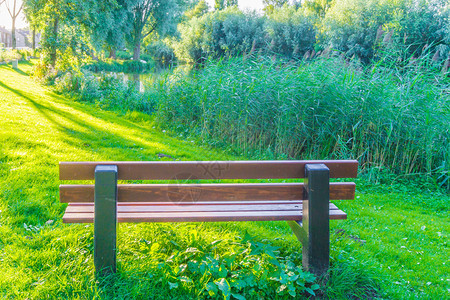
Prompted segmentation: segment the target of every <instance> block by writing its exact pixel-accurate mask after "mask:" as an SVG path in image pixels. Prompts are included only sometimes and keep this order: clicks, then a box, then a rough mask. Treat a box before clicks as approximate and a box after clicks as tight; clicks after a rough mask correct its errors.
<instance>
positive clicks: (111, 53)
mask: <svg viewBox="0 0 450 300" xmlns="http://www.w3.org/2000/svg"><path fill="white" fill-rule="evenodd" d="M116 52H117V49H116V48H114V47H111V48H109V58H113V59H116Z"/></svg>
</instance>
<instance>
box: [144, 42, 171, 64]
mask: <svg viewBox="0 0 450 300" xmlns="http://www.w3.org/2000/svg"><path fill="white" fill-rule="evenodd" d="M145 51H146V52H147V53H148V54H149V55H151V57H152V58H153V60H154V61H156V62H158V63H160V64H162V65H170V64H173V63H174V62H175V59H176V58H175V52H174V51H173V49H172V48H171V47H169V46H168V45H167V44H166V43H164V42H163V41H157V42H153V43H150V44H149V45H148V46H147V48H146V49H145Z"/></svg>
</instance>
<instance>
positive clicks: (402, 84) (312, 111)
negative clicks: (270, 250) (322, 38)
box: [156, 59, 450, 187]
mask: <svg viewBox="0 0 450 300" xmlns="http://www.w3.org/2000/svg"><path fill="white" fill-rule="evenodd" d="M353 63H356V62H355V61H353V62H352V64H353ZM419 70H420V71H419ZM418 71H419V72H418ZM433 72H434V71H432V72H430V73H429V72H428V71H427V70H426V68H419V67H418V68H415V67H410V68H408V69H405V70H403V71H402V72H399V71H398V70H393V69H390V68H385V67H384V66H382V65H379V66H377V65H373V66H370V67H369V68H368V69H366V70H363V69H362V68H361V66H360V65H358V64H357V63H356V64H355V65H346V62H345V61H341V60H340V59H319V60H317V61H314V62H313V63H311V64H302V65H299V66H297V65H294V64H286V63H282V62H272V61H268V60H263V61H260V62H259V61H242V60H240V59H235V60H230V61H219V62H210V63H209V64H208V65H207V67H205V68H204V69H203V70H200V71H199V72H198V73H197V74H196V75H195V76H194V77H193V78H184V77H182V78H180V79H179V80H178V81H175V82H174V81H173V78H168V79H167V81H166V82H165V83H163V84H161V83H160V84H159V85H158V86H156V88H157V89H158V92H159V93H160V95H161V96H160V97H158V98H157V99H156V100H157V101H158V110H157V113H156V115H157V119H158V121H159V122H160V124H161V125H163V126H167V127H170V128H173V129H174V130H176V129H178V128H179V130H182V131H186V132H192V133H195V134H197V135H200V136H201V137H202V138H203V139H204V140H206V141H208V142H209V143H211V144H213V145H216V146H222V147H227V148H228V147H233V149H234V150H235V151H237V153H239V154H243V155H251V156H252V157H261V158H267V159H273V158H275V159H279V158H286V157H289V158H295V159H313V158H315V159H318V158H322V159H326V158H341V159H358V160H359V161H360V162H361V168H362V169H366V168H369V167H381V166H382V167H385V168H388V169H389V170H390V171H391V172H394V173H396V174H416V173H428V174H433V173H434V172H436V170H437V168H438V167H439V166H442V164H443V163H444V162H446V161H449V159H450V157H449V155H450V153H449V149H448V147H447V145H448V144H449V141H450V128H449V124H448V122H447V120H448V117H449V116H448V98H447V96H446V95H445V92H444V91H445V90H446V89H448V87H449V82H448V79H447V78H446V77H445V76H441V75H439V73H437V74H436V73H433ZM447 168H448V166H447ZM447 171H448V169H447ZM443 179H445V176H444V177H443ZM447 187H448V183H447Z"/></svg>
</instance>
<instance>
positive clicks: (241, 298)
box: [231, 294, 246, 300]
mask: <svg viewBox="0 0 450 300" xmlns="http://www.w3.org/2000/svg"><path fill="white" fill-rule="evenodd" d="M231 296H233V297H234V298H236V299H238V300H246V299H245V297H244V296H242V295H239V294H231Z"/></svg>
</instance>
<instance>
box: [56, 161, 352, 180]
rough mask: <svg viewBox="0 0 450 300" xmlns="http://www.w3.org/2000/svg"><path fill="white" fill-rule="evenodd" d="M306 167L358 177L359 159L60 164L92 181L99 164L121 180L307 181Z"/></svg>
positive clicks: (64, 173)
mask: <svg viewBox="0 0 450 300" xmlns="http://www.w3.org/2000/svg"><path fill="white" fill-rule="evenodd" d="M306 164H326V165H327V167H328V168H329V169H330V178H355V177H356V174H357V169H358V162H357V161H356V160H310V161H307V160H285V161H276V160H272V161H269V160H268V161H144V162H143V161H136V162H135V161H121V162H111V161H109V162H60V164H59V178H60V180H92V179H94V170H95V167H96V166H97V165H116V166H117V167H118V179H119V180H153V179H155V180H181V179H183V180H184V179H270V178H304V177H305V165H306Z"/></svg>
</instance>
